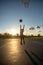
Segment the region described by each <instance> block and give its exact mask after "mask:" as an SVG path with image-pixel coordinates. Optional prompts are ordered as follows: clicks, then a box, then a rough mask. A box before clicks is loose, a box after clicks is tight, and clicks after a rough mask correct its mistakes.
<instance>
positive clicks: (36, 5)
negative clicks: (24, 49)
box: [0, 0, 43, 35]
mask: <svg viewBox="0 0 43 65" xmlns="http://www.w3.org/2000/svg"><path fill="white" fill-rule="evenodd" d="M20 19H22V20H23V22H22V23H21V25H25V31H24V34H27V35H28V34H30V33H31V34H38V33H40V34H41V35H43V0H31V1H30V5H29V7H28V8H25V6H24V4H23V3H22V2H21V0H0V33H4V32H11V29H14V30H16V33H19V27H20V22H19V20H20ZM36 26H40V27H41V28H40V30H41V32H38V31H39V30H37V29H36ZM30 27H35V30H29V28H30Z"/></svg>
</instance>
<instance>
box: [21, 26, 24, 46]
mask: <svg viewBox="0 0 43 65" xmlns="http://www.w3.org/2000/svg"><path fill="white" fill-rule="evenodd" d="M23 32H24V25H23V28H22V26H21V25H20V40H21V45H22V42H23V43H24V44H25V40H24V35H23Z"/></svg>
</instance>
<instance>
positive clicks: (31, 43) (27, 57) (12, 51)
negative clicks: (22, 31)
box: [0, 39, 43, 65]
mask: <svg viewBox="0 0 43 65" xmlns="http://www.w3.org/2000/svg"><path fill="white" fill-rule="evenodd" d="M25 42H26V43H25V45H24V44H23V45H20V40H19V39H3V40H2V39H0V51H1V52H0V65H43V44H42V43H39V42H38V41H35V40H31V39H25Z"/></svg>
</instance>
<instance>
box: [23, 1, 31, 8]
mask: <svg viewBox="0 0 43 65" xmlns="http://www.w3.org/2000/svg"><path fill="white" fill-rule="evenodd" d="M22 3H23V5H24V6H25V7H26V8H28V7H29V4H30V0H22Z"/></svg>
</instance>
